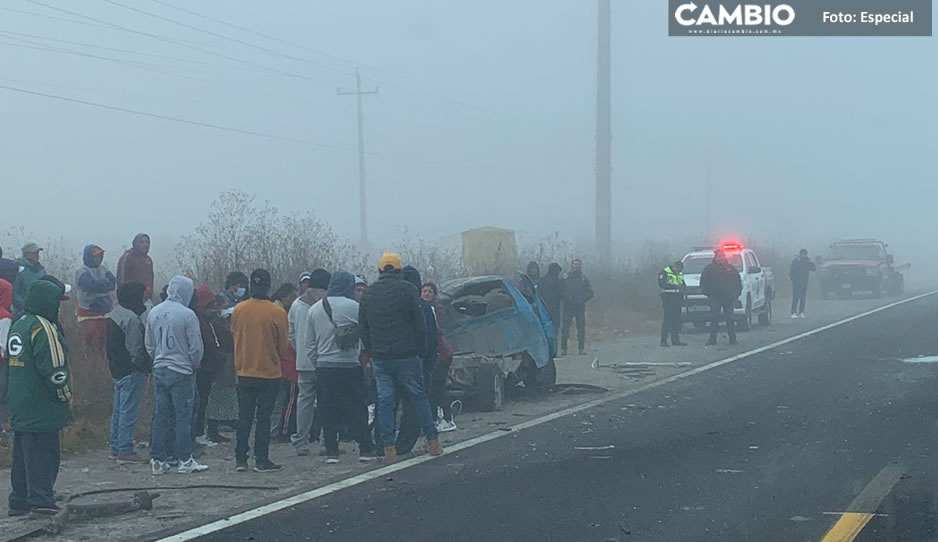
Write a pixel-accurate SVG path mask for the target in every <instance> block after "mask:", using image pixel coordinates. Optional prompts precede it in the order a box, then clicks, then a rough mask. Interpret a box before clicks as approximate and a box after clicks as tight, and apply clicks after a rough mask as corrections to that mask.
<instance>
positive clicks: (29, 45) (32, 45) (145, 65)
mask: <svg viewBox="0 0 938 542" xmlns="http://www.w3.org/2000/svg"><path fill="white" fill-rule="evenodd" d="M4 37H6V38H7V39H11V40H15V41H19V42H20V43H10V42H0V44H2V45H7V46H9V47H20V48H24V49H34V50H38V51H45V52H51V53H60V54H65V55H72V56H80V57H85V58H91V59H95V60H103V61H106V62H114V63H116V64H123V65H125V66H130V67H133V68H139V69H142V70H146V71H151V72H154V73H159V74H161V75H168V76H170V77H179V78H181V79H188V80H190V81H196V82H199V83H205V84H209V85H211V84H215V83H213V82H212V81H209V80H207V79H200V78H198V77H191V76H188V75H182V74H179V73H173V72H170V71H166V69H161V67H160V65H159V64H153V63H150V62H141V61H135V60H126V59H122V58H114V57H109V56H103V55H95V54H92V53H85V52H83V51H75V50H72V49H65V48H63V47H55V46H52V45H45V44H41V43H36V42H34V41H30V40H27V39H24V38H17V37H15V36H4Z"/></svg>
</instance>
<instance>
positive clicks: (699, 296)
mask: <svg viewBox="0 0 938 542" xmlns="http://www.w3.org/2000/svg"><path fill="white" fill-rule="evenodd" d="M717 248H719V249H721V250H723V252H725V253H726V257H727V259H728V260H729V262H730V264H732V265H733V266H734V267H736V269H737V270H739V274H740V278H741V279H742V283H743V293H742V294H740V296H739V299H737V300H736V305H735V307H734V308H735V311H734V314H735V316H736V322H737V329H739V330H740V331H748V330H749V329H750V328H751V327H752V318H753V316H754V315H755V316H757V317H758V319H759V324H761V325H764V326H767V325H769V324H771V323H772V300H773V299H775V277H774V275H773V274H772V270H771V269H769V268H768V267H762V265H761V264H760V263H759V257H758V256H756V253H755V252H754V251H753V250H752V249H749V248H745V247H743V246H742V245H741V244H739V243H722V244H721V245H719V246H718V247H717ZM715 251H716V249H714V248H704V247H700V248H697V249H696V250H694V251H692V252H689V253H687V255H686V256H684V258H683V259H682V260H681V261H683V262H684V282H686V283H687V298H686V300H685V302H684V311H683V316H684V321H685V322H692V323H693V324H694V327H697V328H703V327H706V325H707V322H708V321H709V320H710V301H709V299H707V296H705V295H703V292H701V291H700V274H701V273H702V272H703V270H704V268H705V267H707V265H709V264H710V262H712V261H713V254H714V252H715Z"/></svg>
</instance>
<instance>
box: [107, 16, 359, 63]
mask: <svg viewBox="0 0 938 542" xmlns="http://www.w3.org/2000/svg"><path fill="white" fill-rule="evenodd" d="M101 1H102V2H107V3H108V4H111V5H114V6H117V7H121V8H124V9H127V10H130V11H133V12H135V13H140V14H142V15H146V16H147V17H153V18H154V19H157V20H160V21H164V22H167V23H171V24H175V25H178V26H181V27H183V28H188V29H190V30H195V31H196V32H202V33H203V34H208V35H210V36H214V37H216V38H221V39H223V40H227V41H231V42H234V43H238V44H240V45H245V46H247V47H251V48H253V49H257V50H259V51H264V52H265V53H270V54H273V55H276V56H280V57H283V58H288V59H290V60H295V61H298V62H306V59H304V58H299V57H295V56H292V55H288V54H285V53H281V52H280V51H275V50H273V49H268V48H266V47H261V46H260V45H255V44H253V43H250V42H247V41H244V40H239V39H237V38H232V37H230V36H226V35H224V34H219V33H218V32H212V31H211V30H206V29H204V28H200V27H198V26H194V25H191V24H186V23H183V22H180V21H177V20H175V19H171V18H169V17H163V16H162V15H157V14H156V13H151V12H149V11H146V10H142V9H139V8H135V7H133V6H128V5H125V4H121V3H120V2H116V1H115V0H101ZM340 73H342V74H344V75H349V72H340Z"/></svg>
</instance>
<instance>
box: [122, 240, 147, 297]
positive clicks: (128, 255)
mask: <svg viewBox="0 0 938 542" xmlns="http://www.w3.org/2000/svg"><path fill="white" fill-rule="evenodd" d="M144 237H146V238H147V239H149V238H150V236H149V235H147V234H145V233H138V234H137V235H136V236H135V237H134V241H133V246H132V247H131V248H130V249H129V250H128V251H126V252H124V254H123V255H121V258H120V260H118V261H117V285H118V286H120V285H121V284H124V283H127V282H139V283H140V284H143V285H144V286H145V287H146V296H147V299H150V298H151V297H153V260H152V259H150V255H149V254H144V253H143V252H141V251H140V248H139V247H140V241H141V240H142V239H143V238H144Z"/></svg>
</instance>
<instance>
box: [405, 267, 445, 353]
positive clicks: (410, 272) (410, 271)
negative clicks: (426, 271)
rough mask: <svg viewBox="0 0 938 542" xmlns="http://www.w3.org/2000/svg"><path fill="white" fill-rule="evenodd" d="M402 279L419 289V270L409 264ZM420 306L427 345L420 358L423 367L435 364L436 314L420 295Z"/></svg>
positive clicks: (437, 344) (436, 343)
mask: <svg viewBox="0 0 938 542" xmlns="http://www.w3.org/2000/svg"><path fill="white" fill-rule="evenodd" d="M404 280H406V281H407V282H409V283H411V284H413V285H414V286H416V287H417V291H420V288H421V287H422V286H423V283H422V282H421V281H420V272H419V271H417V269H416V268H415V267H411V266H409V265H408V266H407V267H405V268H404ZM420 308H421V309H422V310H423V316H424V319H425V320H426V322H427V347H426V348H425V349H424V354H422V355H421V356H420V359H422V360H423V365H424V367H427V368H429V367H433V366H434V365H436V355H437V351H438V348H439V343H438V342H437V336H436V315H435V314H434V313H433V305H431V304H430V303H429V302H428V301H427V300H425V299H423V298H422V297H421V298H420Z"/></svg>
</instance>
